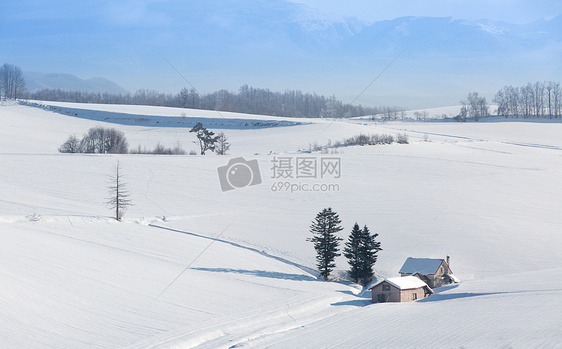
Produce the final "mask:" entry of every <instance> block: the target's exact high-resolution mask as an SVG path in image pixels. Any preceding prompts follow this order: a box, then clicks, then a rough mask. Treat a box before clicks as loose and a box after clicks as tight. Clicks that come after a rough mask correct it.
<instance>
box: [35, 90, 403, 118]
mask: <svg viewBox="0 0 562 349" xmlns="http://www.w3.org/2000/svg"><path fill="white" fill-rule="evenodd" d="M28 98H31V99H37V100H44V101H57V102H76V103H100V104H134V105H154V106H166V107H180V108H191V109H206V110H220V111H230V112H239V113H249V114H260V115H273V116H291V117H310V118H320V117H326V118H348V117H355V116H363V115H374V114H383V115H385V116H387V117H389V118H393V117H396V116H397V114H398V108H392V109H390V108H388V107H363V106H361V105H358V106H353V105H351V104H344V103H342V102H341V101H339V100H337V99H336V97H335V96H331V97H328V98H326V97H324V96H321V95H317V94H316V93H303V92H302V91H300V90H286V91H285V92H274V91H271V90H269V89H264V88H253V87H249V86H248V85H244V86H242V87H240V89H239V90H238V91H237V92H233V91H228V90H224V89H223V90H220V91H215V92H211V93H207V94H200V93H198V91H196V90H195V89H193V88H192V89H187V88H183V89H181V90H180V91H179V93H177V94H170V93H161V92H158V91H154V90H146V89H141V90H138V91H137V92H135V93H134V94H129V93H125V94H121V93H119V94H111V93H92V92H80V91H65V90H60V89H45V90H40V91H37V92H33V93H30V94H29V97H28Z"/></svg>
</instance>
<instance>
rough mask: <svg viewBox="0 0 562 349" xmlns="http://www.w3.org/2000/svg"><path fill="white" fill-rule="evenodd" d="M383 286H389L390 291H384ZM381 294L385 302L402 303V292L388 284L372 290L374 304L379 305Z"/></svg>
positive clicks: (384, 283)
mask: <svg viewBox="0 0 562 349" xmlns="http://www.w3.org/2000/svg"><path fill="white" fill-rule="evenodd" d="M383 285H389V286H390V291H383V290H382V287H383ZM381 294H382V295H384V299H385V302H400V290H399V289H397V288H396V287H394V286H392V285H390V284H388V283H386V282H383V283H381V284H379V285H377V286H375V287H373V288H372V289H371V301H372V302H373V303H379V295H381Z"/></svg>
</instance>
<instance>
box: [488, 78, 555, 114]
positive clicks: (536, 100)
mask: <svg viewBox="0 0 562 349" xmlns="http://www.w3.org/2000/svg"><path fill="white" fill-rule="evenodd" d="M493 101H494V103H496V104H497V105H498V115H499V116H506V117H507V116H523V117H525V118H530V117H534V118H560V117H562V89H561V88H560V83H559V82H554V81H544V82H540V81H537V82H535V83H534V84H532V83H530V82H529V83H527V84H526V85H524V86H521V87H513V86H504V87H503V88H502V89H501V90H499V91H498V92H497V93H496V95H495V97H494V100H493Z"/></svg>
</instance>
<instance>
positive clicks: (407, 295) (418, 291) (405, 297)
mask: <svg viewBox="0 0 562 349" xmlns="http://www.w3.org/2000/svg"><path fill="white" fill-rule="evenodd" d="M414 294H415V295H417V297H416V298H415V299H414ZM423 298H425V291H424V289H423V288H422V287H420V288H413V289H409V290H401V291H400V302H410V301H413V300H416V299H423Z"/></svg>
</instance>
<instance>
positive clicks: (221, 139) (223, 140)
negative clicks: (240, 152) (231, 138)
mask: <svg viewBox="0 0 562 349" xmlns="http://www.w3.org/2000/svg"><path fill="white" fill-rule="evenodd" d="M215 149H216V153H217V155H226V153H227V152H228V151H229V150H230V142H228V138H227V137H226V135H225V134H224V132H221V133H219V135H218V138H217V146H216V148H215Z"/></svg>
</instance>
